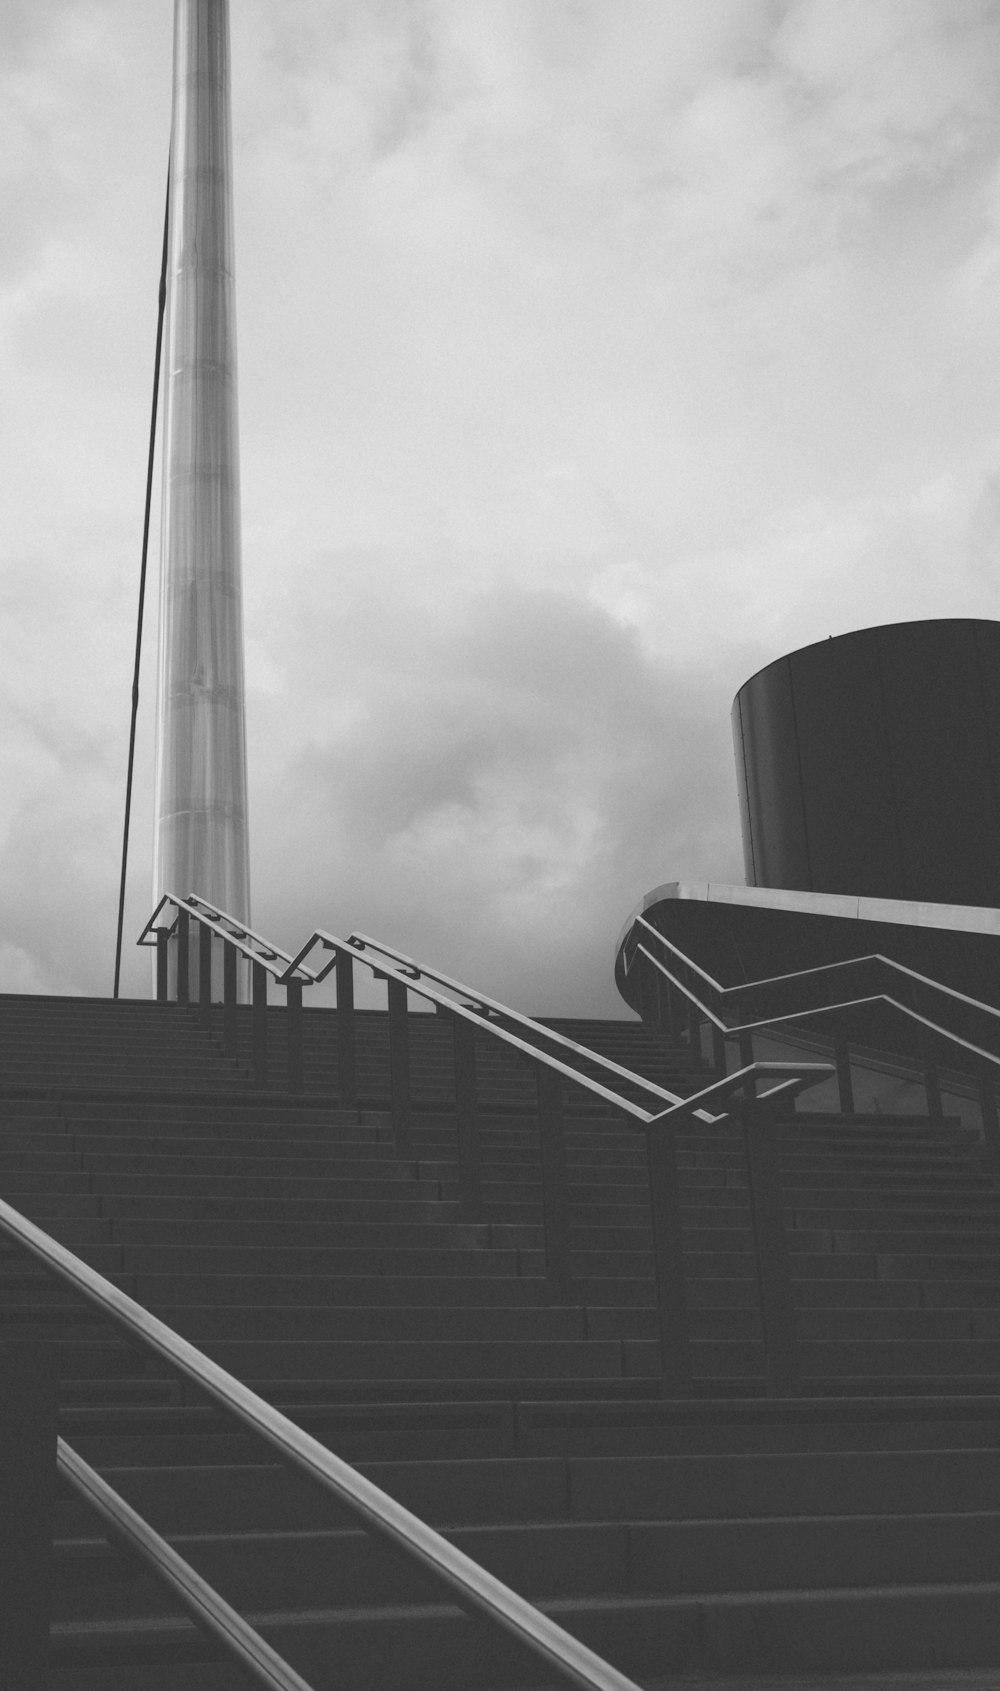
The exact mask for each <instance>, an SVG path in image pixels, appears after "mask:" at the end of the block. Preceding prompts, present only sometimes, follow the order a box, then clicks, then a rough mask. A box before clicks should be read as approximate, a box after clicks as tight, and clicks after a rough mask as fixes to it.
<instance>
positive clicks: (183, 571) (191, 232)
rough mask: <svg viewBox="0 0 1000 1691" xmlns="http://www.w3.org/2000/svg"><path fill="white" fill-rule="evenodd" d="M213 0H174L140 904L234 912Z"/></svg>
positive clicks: (229, 427)
mask: <svg viewBox="0 0 1000 1691" xmlns="http://www.w3.org/2000/svg"><path fill="white" fill-rule="evenodd" d="M229 79H230V61H229V10H228V0H175V10H174V90H173V128H172V133H171V143H170V216H169V230H170V236H169V239H170V247H169V262H168V268H167V332H166V349H167V350H166V372H167V374H166V393H165V418H164V449H163V520H162V528H161V566H160V637H159V677H158V697H157V716H156V726H157V733H156V834H155V844H154V862H153V881H154V886H153V892H154V898H157V899H158V898H159V897H160V895H161V894H162V893H163V892H166V891H171V892H177V893H181V894H185V893H189V892H192V893H200V894H201V895H202V897H204V898H207V899H208V900H210V901H211V902H212V903H214V904H217V905H218V906H219V907H220V908H221V909H223V910H226V911H228V912H229V914H230V915H232V916H235V917H236V918H237V919H238V920H240V921H247V922H248V921H249V919H250V874H249V837H248V824H247V772H246V734H245V728H244V709H243V610H242V591H241V556H240V554H241V548H240V478H239V444H238V436H237V410H236V334H235V311H234V289H233V194H232V147H231V139H230V113H229V104H230V101H229Z"/></svg>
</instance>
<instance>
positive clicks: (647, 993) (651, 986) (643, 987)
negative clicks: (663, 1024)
mask: <svg viewBox="0 0 1000 1691" xmlns="http://www.w3.org/2000/svg"><path fill="white" fill-rule="evenodd" d="M654 975H659V970H658V969H654V968H653V965H652V963H650V962H649V960H648V959H647V958H645V957H642V958H641V959H640V962H639V1015H640V1016H641V1018H642V1020H643V1021H644V1022H645V1024H646V1026H647V1027H652V1028H654V1029H655V1028H656V1026H657V1011H658V1010H659V1005H658V1003H657V993H656V982H655V980H654V978H653V977H654Z"/></svg>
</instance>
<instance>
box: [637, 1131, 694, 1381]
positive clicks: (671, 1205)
mask: <svg viewBox="0 0 1000 1691" xmlns="http://www.w3.org/2000/svg"><path fill="white" fill-rule="evenodd" d="M676 1133H677V1130H676V1128H675V1127H674V1126H673V1125H672V1124H670V1125H659V1126H655V1127H650V1128H647V1129H646V1167H647V1170H648V1173H649V1207H650V1222H651V1226H652V1234H653V1275H654V1281H655V1290H656V1316H657V1323H658V1327H659V1340H660V1375H661V1380H662V1386H661V1390H662V1392H663V1396H664V1397H689V1396H690V1395H691V1390H692V1371H691V1334H690V1326H689V1323H688V1310H687V1296H686V1287H685V1280H684V1236H683V1232H682V1229H681V1197H680V1177H679V1175H678V1171H677V1137H676Z"/></svg>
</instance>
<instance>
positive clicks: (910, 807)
mask: <svg viewBox="0 0 1000 1691" xmlns="http://www.w3.org/2000/svg"><path fill="white" fill-rule="evenodd" d="M733 736H734V740H735V744H736V767H737V780H738V783H739V788H740V803H741V810H742V818H743V852H744V860H745V864H746V878H747V883H748V885H750V886H758V887H784V888H787V889H789V890H798V891H802V892H823V893H850V894H858V895H860V896H863V897H870V898H893V899H909V900H915V901H917V902H927V903H933V904H974V905H986V906H988V907H990V908H997V907H1000V623H997V622H985V621H977V620H973V619H971V618H948V619H943V620H939V621H927V622H902V623H891V624H889V625H888V626H886V627H883V628H864V629H858V630H857V631H856V632H855V633H852V634H842V635H839V636H838V637H837V638H836V639H829V640H821V641H819V642H818V643H817V644H816V645H814V646H806V647H804V648H803V649H802V650H801V651H798V652H791V653H790V654H789V655H788V656H787V657H783V658H778V659H777V660H776V661H775V662H774V663H772V664H768V666H767V668H766V669H762V670H760V671H759V672H758V673H757V674H756V675H754V676H751V678H750V680H749V681H747V682H746V683H745V684H744V686H742V687H741V688H740V690H739V692H738V693H737V695H736V699H735V702H734V704H733Z"/></svg>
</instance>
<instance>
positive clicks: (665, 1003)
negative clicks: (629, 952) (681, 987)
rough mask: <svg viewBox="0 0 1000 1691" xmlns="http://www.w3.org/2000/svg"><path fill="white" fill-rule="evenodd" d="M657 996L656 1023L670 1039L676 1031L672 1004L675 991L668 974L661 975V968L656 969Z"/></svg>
mask: <svg viewBox="0 0 1000 1691" xmlns="http://www.w3.org/2000/svg"><path fill="white" fill-rule="evenodd" d="M652 966H653V965H652V964H651V963H650V964H647V967H648V968H652ZM655 997H656V1025H657V1027H658V1028H659V1030H660V1032H661V1033H662V1034H665V1035H666V1036H667V1038H668V1039H669V1038H671V1037H672V1035H673V1031H674V1018H673V1010H672V1006H671V1000H672V998H673V992H672V989H671V986H670V982H669V981H668V980H667V977H666V975H661V974H660V971H659V969H657V971H656V993H655Z"/></svg>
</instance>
